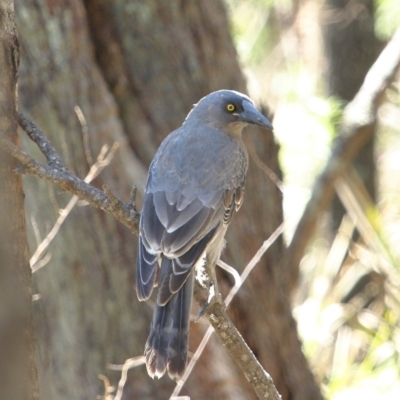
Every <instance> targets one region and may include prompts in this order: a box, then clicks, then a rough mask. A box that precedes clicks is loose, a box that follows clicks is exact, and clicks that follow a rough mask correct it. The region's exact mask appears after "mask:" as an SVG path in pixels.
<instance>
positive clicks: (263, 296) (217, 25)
mask: <svg viewBox="0 0 400 400" xmlns="http://www.w3.org/2000/svg"><path fill="white" fill-rule="evenodd" d="M17 4H18V7H17V10H18V17H19V22H20V24H19V27H20V33H21V42H22V49H23V53H22V64H21V69H20V75H21V87H20V99H21V105H22V106H21V108H22V109H23V110H24V111H25V112H28V113H29V114H30V115H31V116H32V118H33V119H34V121H35V122H37V123H38V125H39V126H41V127H42V128H43V130H44V132H45V133H46V135H48V136H49V138H50V139H51V141H52V142H53V143H54V145H55V146H56V147H57V149H58V150H59V151H60V153H61V154H62V156H63V159H64V161H65V162H66V163H67V165H68V167H70V168H71V169H72V170H73V171H75V172H76V173H77V174H78V175H79V176H81V177H83V176H85V174H86V173H87V171H88V168H89V166H88V161H87V151H85V146H84V143H85V141H86V136H85V135H83V134H82V128H81V126H80V123H79V119H78V118H77V115H76V112H75V110H76V106H79V108H80V109H81V110H82V113H83V115H84V116H85V118H86V120H87V126H88V128H89V133H88V139H89V143H90V147H91V150H92V152H93V154H97V153H98V151H99V149H100V148H101V146H102V145H103V144H104V143H107V144H112V143H113V142H114V141H118V142H119V143H120V149H119V151H118V153H117V154H116V156H115V158H114V160H113V162H112V164H111V165H110V166H109V167H107V169H106V170H105V171H104V172H103V173H102V174H101V176H100V177H99V178H97V180H96V185H101V184H104V183H107V184H108V185H110V186H111V188H112V190H113V191H114V192H115V193H117V194H118V195H119V196H121V197H123V198H124V199H125V200H127V198H128V193H129V191H130V186H131V185H132V184H136V185H137V186H138V187H139V192H142V191H143V188H144V183H145V171H146V170H147V167H148V165H149V163H150V161H151V158H152V156H153V154H154V152H155V150H156V149H157V147H158V145H159V144H160V142H161V140H162V139H163V138H164V137H165V136H166V135H167V134H168V133H169V132H170V131H172V130H173V129H175V128H176V127H178V126H179V125H180V124H181V123H182V121H183V119H184V118H185V116H186V114H187V113H188V112H189V111H190V109H191V107H192V104H193V103H195V102H197V101H198V100H199V99H200V98H201V97H202V96H204V95H205V94H207V93H209V92H211V91H213V90H217V89H222V88H227V89H235V90H239V91H246V86H245V81H244V79H243V76H242V74H241V71H240V67H239V64H238V62H237V59H236V52H235V49H234V46H233V44H232V41H231V38H230V35H229V30H228V20H227V16H226V13H225V9H224V7H223V4H222V2H221V1H216V0H205V1H201V2H194V1H187V0H185V1H177V0H174V1H170V2H160V1H155V0H153V1H146V2H126V1H115V0H114V1H111V0H85V2H84V3H82V2H80V1H79V0H69V1H66V0H64V1H63V0H54V1H52V2H51V3H46V5H44V4H42V3H41V2H40V7H39V3H37V2H36V1H35V0H30V1H21V0H17ZM252 131H253V132H254V134H253V133H251V132H250V129H249V132H248V136H249V137H248V140H249V141H250V142H252V143H253V145H254V143H255V146H256V147H257V149H258V153H259V156H260V157H261V158H262V159H263V160H264V162H266V163H267V164H268V166H269V167H270V168H272V169H273V170H274V171H275V172H276V173H277V174H280V172H279V166H278V161H277V153H278V147H277V146H276V144H275V142H274V138H273V136H272V134H271V133H268V132H265V131H257V130H256V129H253V130H252ZM25 145H26V146H30V147H29V149H30V151H32V152H33V151H34V150H33V148H32V146H31V145H30V144H29V143H27V141H25ZM26 185H27V188H28V189H29V193H30V196H29V199H28V207H27V213H28V216H29V217H31V216H33V217H34V219H35V220H36V222H37V225H38V228H39V231H40V232H41V234H42V236H43V235H44V234H45V233H46V231H48V229H49V227H48V226H49V224H50V225H52V224H53V223H54V220H55V219H56V218H57V215H58V207H61V208H62V207H64V206H65V204H66V202H67V201H68V199H69V197H70V196H69V195H66V194H62V193H58V192H57V190H54V189H53V188H50V187H48V185H47V184H45V183H44V182H39V181H37V180H35V179H32V178H29V179H26ZM281 222H282V199H281V194H280V192H279V191H278V189H277V188H276V187H275V185H274V184H273V183H272V182H271V181H270V180H269V179H268V178H267V177H265V175H263V173H262V172H261V171H260V170H259V169H258V168H257V167H255V166H254V165H251V168H250V171H249V175H248V182H247V188H246V198H245V203H244V207H243V210H241V211H240V213H239V215H236V216H235V218H234V222H233V224H232V225H233V226H231V227H230V229H229V233H228V238H227V239H228V245H227V251H226V253H225V254H224V258H225V259H226V260H227V261H228V262H229V263H231V264H232V265H233V266H234V267H237V268H238V269H239V270H240V269H243V267H244V266H245V264H246V263H247V262H248V261H249V259H250V258H251V257H252V256H253V254H254V253H255V251H256V250H257V248H258V247H259V246H260V245H261V243H262V242H263V240H265V239H267V238H268V237H269V235H270V234H271V233H272V232H273V231H274V230H275V229H276V228H277V227H278V226H279V224H280V223H281ZM30 233H31V234H30V237H31V247H32V248H34V247H35V244H34V240H33V237H34V236H33V233H32V227H30ZM136 241H137V239H136V238H135V237H132V235H131V234H130V233H129V232H128V231H127V230H126V229H125V228H124V227H122V226H120V225H119V224H118V223H117V222H116V221H114V220H113V219H112V218H111V217H109V216H107V215H105V214H104V213H102V212H101V211H97V210H94V209H92V208H90V207H78V208H76V209H75V210H73V211H72V213H71V215H70V216H69V217H68V219H67V221H66V222H65V224H64V226H62V227H61V230H60V232H59V233H58V235H57V237H56V238H55V240H54V241H53V243H52V244H51V247H50V253H51V256H52V258H51V261H50V263H49V264H48V265H46V266H45V267H44V268H43V269H41V270H40V271H38V272H37V273H36V274H35V285H36V288H37V291H38V292H39V293H40V294H41V296H42V298H41V300H40V301H39V302H37V304H36V314H35V323H36V327H37V330H38V335H39V355H40V384H41V390H42V392H43V398H44V399H52V398H57V399H71V398H74V399H93V398H95V396H96V395H98V394H101V393H102V383H101V381H99V380H98V379H97V374H99V373H102V374H105V375H107V376H108V377H110V378H111V382H112V383H113V384H116V383H117V379H118V374H116V373H112V372H111V371H109V370H107V369H106V364H107V363H123V361H124V360H125V359H126V358H129V357H133V356H137V355H141V354H143V348H144V343H145V340H146V337H147V334H148V330H149V326H150V315H151V309H150V308H149V307H148V306H147V305H146V304H142V303H139V302H138V301H137V299H136V293H135V291H134V276H135V263H136V261H135V260H136V254H135V253H136ZM283 252H284V245H283V242H282V240H280V241H278V242H277V243H276V244H275V245H274V246H273V247H272V248H271V249H270V250H269V253H268V254H267V255H266V256H265V257H263V259H262V261H261V262H260V265H259V266H258V267H257V268H256V270H255V271H254V272H253V273H252V276H251V278H250V279H249V282H248V283H246V285H245V286H244V288H243V289H241V292H240V295H239V296H238V298H237V300H236V301H235V303H234V304H233V306H232V310H231V313H232V317H233V318H234V321H235V323H236V324H237V325H238V327H239V329H240V330H241V332H242V333H243V335H244V337H245V339H246V340H247V341H248V342H249V344H250V346H251V347H252V349H253V350H254V352H255V353H256V355H257V356H258V357H259V358H260V361H261V362H262V364H263V365H264V366H265V367H266V369H267V370H268V371H269V372H271V374H272V376H273V379H274V380H275V383H276V385H277V387H278V389H279V390H280V391H281V393H282V394H283V398H284V399H289V398H290V399H296V400H297V399H298V400H300V399H307V400H309V399H320V398H321V396H320V393H319V389H318V388H317V386H316V385H315V382H314V380H313V377H312V375H311V373H310V370H309V368H308V366H307V362H306V360H305V358H304V356H303V354H302V353H301V347H300V342H299V340H298V338H297V330H296V324H295V322H294V320H293V318H292V315H291V309H290V293H288V292H287V291H286V290H285V287H286V283H285V280H286V278H285V275H286V274H285V271H281V270H279V260H280V259H281V257H282V254H283ZM225 278H226V277H225ZM230 281H231V280H230V279H229V278H226V279H225V280H224V283H223V284H222V283H221V286H222V287H223V286H225V287H226V286H227V285H228V283H229V282H230ZM266 315H267V316H268V318H265V316H266ZM202 332H203V328H202V326H200V325H199V324H197V325H195V324H192V326H191V345H190V349H194V347H193V344H194V343H196V342H198V341H199V338H200V336H201V334H202ZM216 346H221V344H220V343H219V342H218V341H217V340H215V341H214V342H213V343H212V345H211V346H210V347H209V349H208V351H207V352H206V354H205V355H204V357H202V358H201V360H200V361H199V363H198V364H197V365H196V367H195V370H194V372H193V375H192V377H191V378H190V379H189V381H188V383H187V384H186V385H185V389H184V392H185V393H186V394H188V395H189V396H190V397H191V399H192V400H196V399H203V398H208V399H251V398H255V395H254V394H253V391H252V389H251V388H250V387H249V386H248V384H247V382H245V380H244V378H243V377H242V375H241V373H240V371H238V369H237V368H236V366H235V365H233V364H232V362H231V360H230V359H229V355H228V354H227V353H226V352H225V350H224V349H223V348H218V350H213V349H215V348H216ZM173 386H174V383H173V382H171V381H169V380H168V379H162V380H161V381H151V380H150V379H149V378H148V377H147V374H146V372H145V368H144V367H139V368H136V369H134V370H132V371H130V372H129V375H128V382H127V383H126V386H125V390H124V399H136V398H151V399H165V398H168V396H169V395H170V393H171V392H172V388H173ZM236 388H237V390H236ZM239 388H240V390H239Z"/></svg>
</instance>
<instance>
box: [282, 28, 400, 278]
mask: <svg viewBox="0 0 400 400" xmlns="http://www.w3.org/2000/svg"><path fill="white" fill-rule="evenodd" d="M399 67H400V29H398V30H397V31H396V33H395V34H394V36H393V37H392V39H391V40H390V42H389V43H388V44H387V46H386V47H385V49H384V50H383V51H382V53H381V54H380V56H379V57H378V59H377V60H376V62H375V63H374V65H373V66H372V67H371V69H370V70H369V72H368V74H367V76H366V77H365V80H364V83H363V84H362V86H361V88H360V90H359V91H358V93H357V95H356V96H355V97H354V99H353V100H352V101H351V102H350V103H349V104H348V105H347V106H346V108H345V110H344V114H343V120H342V123H341V126H340V129H339V135H338V136H337V138H336V141H335V143H334V145H333V149H332V153H331V156H330V158H329V160H328V162H327V164H326V166H325V169H324V170H323V172H322V173H321V175H320V176H319V177H318V179H317V180H316V182H315V184H314V188H313V190H312V195H311V198H310V200H309V201H308V204H307V206H306V208H305V210H304V213H303V216H302V217H301V219H300V221H299V223H298V225H297V228H296V230H295V233H294V235H293V238H292V240H291V243H290V245H289V247H288V251H287V252H286V256H285V258H284V261H283V268H285V269H286V270H287V271H292V275H293V277H292V280H291V283H292V284H293V283H294V282H295V281H296V276H295V274H297V272H298V268H297V267H298V265H299V264H300V261H301V258H302V257H303V255H304V252H305V249H306V246H307V244H308V242H309V239H310V238H311V237H312V235H313V234H314V232H315V228H316V225H317V220H318V218H319V216H320V215H321V213H322V212H323V211H325V210H326V209H327V207H328V206H329V204H330V202H331V200H332V198H333V195H334V190H335V182H336V180H337V178H338V177H339V176H341V175H342V174H343V172H344V171H345V170H346V168H347V167H348V166H349V164H350V162H351V161H352V159H353V158H354V157H355V156H356V154H357V153H358V151H359V150H360V148H361V147H362V146H363V145H364V144H365V143H366V142H367V141H368V140H369V139H370V138H371V137H372V135H373V134H374V129H373V127H374V125H375V123H376V114H377V109H378V106H379V103H380V101H381V99H382V97H383V94H384V92H385V90H386V89H387V88H388V87H389V85H390V84H391V82H392V81H393V79H394V78H395V75H396V72H397V71H398V69H399Z"/></svg>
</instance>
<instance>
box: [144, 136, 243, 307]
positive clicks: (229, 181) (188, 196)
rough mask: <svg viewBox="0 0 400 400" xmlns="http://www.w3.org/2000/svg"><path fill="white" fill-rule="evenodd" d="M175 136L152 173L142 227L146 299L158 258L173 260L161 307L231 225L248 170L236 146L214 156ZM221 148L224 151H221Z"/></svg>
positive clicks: (162, 283)
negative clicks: (221, 231)
mask: <svg viewBox="0 0 400 400" xmlns="http://www.w3.org/2000/svg"><path fill="white" fill-rule="evenodd" d="M170 136H172V138H171V139H170V140H169V141H167V145H165V144H164V143H163V145H162V146H161V147H160V150H159V151H158V153H157V155H156V157H155V159H154V161H153V163H152V165H151V167H150V172H149V178H148V183H147V188H146V193H145V198H144V202H143V209H142V214H141V221H140V249H141V251H142V254H141V255H140V256H139V259H138V270H139V271H138V278H139V279H140V281H139V287H138V289H139V290H138V293H139V292H140V291H142V292H143V293H144V298H146V296H147V295H148V296H149V295H150V293H151V288H150V287H149V286H150V285H151V286H152V285H153V284H154V279H155V272H154V269H155V268H156V263H153V261H154V255H155V254H161V253H162V254H163V255H164V256H165V257H167V258H168V259H170V260H171V263H169V269H167V268H164V267H163V268H162V270H161V273H160V279H159V295H158V303H159V304H165V303H166V302H167V301H168V300H169V298H170V297H171V296H172V294H173V293H175V292H177V291H178V290H179V289H180V287H181V286H182V285H183V283H184V282H185V280H186V278H187V276H188V274H189V273H190V270H191V267H192V266H193V265H194V264H195V263H196V261H197V260H198V258H199V257H200V256H201V255H202V254H203V253H204V250H205V249H206V247H207V244H208V243H209V242H210V241H211V240H212V237H213V236H214V234H215V232H216V231H217V230H218V227H221V226H222V225H223V224H225V225H226V224H228V223H229V221H230V219H231V216H232V213H233V211H234V210H235V209H238V207H239V206H240V204H241V202H242V198H243V190H244V177H245V174H246V169H247V156H246V154H245V153H244V151H243V149H242V148H241V147H240V146H238V145H237V143H231V145H230V146H229V144H230V143H229V142H228V145H226V143H222V144H221V143H218V142H217V143H216V145H215V146H214V148H213V149H211V150H210V149H209V148H201V145H200V148H199V144H197V147H196V144H193V141H191V142H188V143H184V142H182V141H181V143H179V146H177V143H178V142H177V140H174V137H173V135H170ZM193 145H195V151H194V148H193ZM222 145H224V146H225V147H224V149H223V150H224V151H222V150H221V149H220V148H218V146H222ZM182 149H184V150H182ZM210 151H212V153H211V154H210ZM151 255H153V257H152V256H151ZM140 257H141V258H142V259H140ZM140 285H141V286H142V287H140ZM148 296H147V297H148Z"/></svg>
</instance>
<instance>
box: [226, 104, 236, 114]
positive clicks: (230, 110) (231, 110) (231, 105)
mask: <svg viewBox="0 0 400 400" xmlns="http://www.w3.org/2000/svg"><path fill="white" fill-rule="evenodd" d="M226 109H227V110H228V111H229V112H234V111H235V110H236V107H235V106H234V105H233V104H228V105H227V106H226Z"/></svg>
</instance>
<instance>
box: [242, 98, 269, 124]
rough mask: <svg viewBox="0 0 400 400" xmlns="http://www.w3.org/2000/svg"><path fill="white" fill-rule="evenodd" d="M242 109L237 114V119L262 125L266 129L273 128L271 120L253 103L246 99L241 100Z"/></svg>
mask: <svg viewBox="0 0 400 400" xmlns="http://www.w3.org/2000/svg"><path fill="white" fill-rule="evenodd" d="M242 105H243V111H242V112H241V113H240V114H239V120H240V121H243V122H247V123H249V124H254V125H259V126H263V127H265V128H268V129H271V130H272V129H273V127H272V124H271V122H269V121H268V119H267V118H265V117H264V115H262V114H261V113H260V111H258V110H257V109H256V108H255V107H254V105H253V104H251V103H250V102H249V101H247V100H243V103H242Z"/></svg>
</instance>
